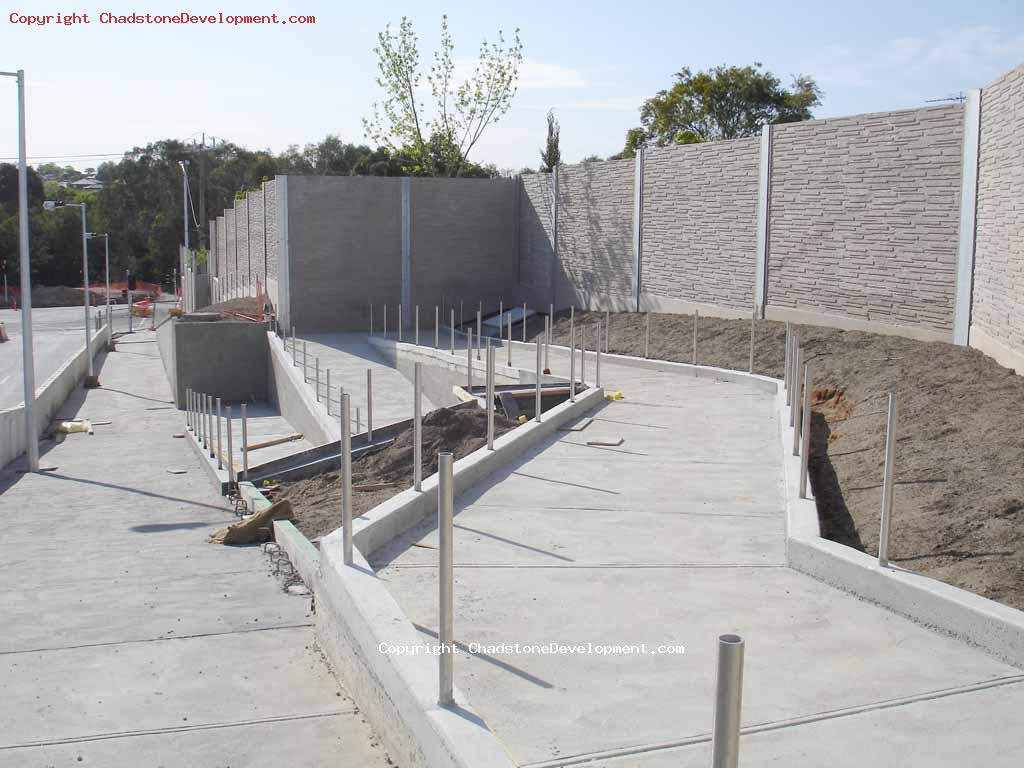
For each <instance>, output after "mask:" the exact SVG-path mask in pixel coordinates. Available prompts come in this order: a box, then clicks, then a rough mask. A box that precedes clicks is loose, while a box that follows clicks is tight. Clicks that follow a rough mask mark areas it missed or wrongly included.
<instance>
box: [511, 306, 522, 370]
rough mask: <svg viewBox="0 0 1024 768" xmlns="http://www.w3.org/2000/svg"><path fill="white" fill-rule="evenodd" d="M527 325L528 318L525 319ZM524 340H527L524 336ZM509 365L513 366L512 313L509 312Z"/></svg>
mask: <svg viewBox="0 0 1024 768" xmlns="http://www.w3.org/2000/svg"><path fill="white" fill-rule="evenodd" d="M523 324H524V327H525V324H526V320H523ZM523 341H526V339H525V338H524V339H523ZM508 367H509V368H511V367H512V313H511V312H509V313H508Z"/></svg>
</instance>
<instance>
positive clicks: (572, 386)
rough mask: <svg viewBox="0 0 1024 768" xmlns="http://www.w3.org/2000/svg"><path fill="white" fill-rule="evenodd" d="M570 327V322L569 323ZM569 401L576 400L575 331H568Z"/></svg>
mask: <svg viewBox="0 0 1024 768" xmlns="http://www.w3.org/2000/svg"><path fill="white" fill-rule="evenodd" d="M569 327H570V328H572V323H570V324H569ZM569 402H571V403H575V402H576V332H575V331H573V330H570V332H569Z"/></svg>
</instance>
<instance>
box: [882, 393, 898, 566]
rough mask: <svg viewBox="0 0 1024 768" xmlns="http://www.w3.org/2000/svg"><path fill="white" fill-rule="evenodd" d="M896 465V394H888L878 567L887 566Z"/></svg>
mask: <svg viewBox="0 0 1024 768" xmlns="http://www.w3.org/2000/svg"><path fill="white" fill-rule="evenodd" d="M895 463H896V392H895V391H890V392H889V408H888V411H887V413H886V419H885V469H884V470H883V475H882V525H881V529H880V530H879V532H878V565H879V566H880V567H882V568H886V567H888V565H889V531H890V529H891V528H892V498H893V483H894V481H895V478H894V476H893V475H894V470H895Z"/></svg>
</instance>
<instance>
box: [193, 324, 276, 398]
mask: <svg viewBox="0 0 1024 768" xmlns="http://www.w3.org/2000/svg"><path fill="white" fill-rule="evenodd" d="M173 325H174V345H173V349H174V353H175V377H174V378H175V384H176V392H175V402H176V403H177V404H178V406H179V407H181V405H182V404H183V403H184V402H185V390H186V389H192V390H195V391H196V392H203V393H205V394H208V395H212V396H213V397H220V398H223V399H225V400H253V399H255V400H266V399H267V367H268V358H267V335H266V327H265V326H264V325H263V324H261V323H250V322H246V321H243V320H239V321H234V320H221V321H219V322H213V323H211V322H197V321H190V320H188V319H185V318H183V319H180V320H174V321H173Z"/></svg>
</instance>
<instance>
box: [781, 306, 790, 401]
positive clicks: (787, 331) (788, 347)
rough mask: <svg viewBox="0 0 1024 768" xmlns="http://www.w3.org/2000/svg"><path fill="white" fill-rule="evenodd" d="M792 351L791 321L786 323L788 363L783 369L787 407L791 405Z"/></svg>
mask: <svg viewBox="0 0 1024 768" xmlns="http://www.w3.org/2000/svg"><path fill="white" fill-rule="evenodd" d="M791 351H792V333H791V329H790V326H789V321H788V320H787V321H786V361H785V363H784V364H783V367H782V388H783V389H785V390H786V405H789V403H790V397H789V355H790V352H791Z"/></svg>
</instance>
